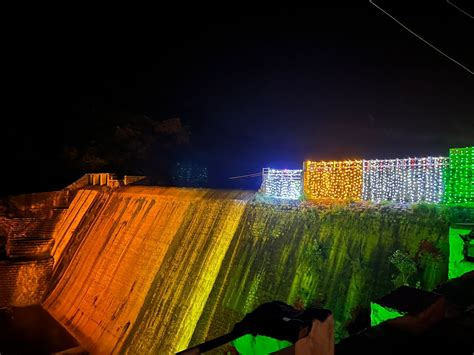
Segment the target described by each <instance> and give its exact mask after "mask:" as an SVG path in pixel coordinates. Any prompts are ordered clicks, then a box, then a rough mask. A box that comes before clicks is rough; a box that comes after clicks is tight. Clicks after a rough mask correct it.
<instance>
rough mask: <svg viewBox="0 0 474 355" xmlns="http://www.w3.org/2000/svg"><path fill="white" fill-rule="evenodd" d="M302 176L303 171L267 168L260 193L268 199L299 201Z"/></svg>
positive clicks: (263, 173)
mask: <svg viewBox="0 0 474 355" xmlns="http://www.w3.org/2000/svg"><path fill="white" fill-rule="evenodd" d="M301 174H302V170H301V169H294V170H290V169H271V168H265V169H263V172H262V177H263V180H262V186H261V188H260V191H261V192H262V193H263V194H264V195H265V196H268V197H273V198H279V199H288V200H297V199H299V198H300V196H301V188H302V180H301Z"/></svg>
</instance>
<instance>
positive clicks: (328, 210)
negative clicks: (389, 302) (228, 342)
mask: <svg viewBox="0 0 474 355" xmlns="http://www.w3.org/2000/svg"><path fill="white" fill-rule="evenodd" d="M473 217H474V215H473V210H472V209H457V208H447V207H443V206H438V205H418V206H412V207H407V206H405V207H400V206H391V205H378V204H377V205H375V204H367V203H349V204H309V203H303V204H298V205H271V204H266V203H265V204H264V203H259V202H257V201H256V199H255V193H254V192H250V191H227V190H208V189H185V188H181V189H179V188H162V187H145V186H127V187H121V188H118V189H108V188H95V187H90V188H81V189H79V190H77V192H76V193H75V196H74V198H73V199H72V202H70V204H69V205H68V208H67V209H65V210H64V211H63V212H62V213H61V214H60V217H59V219H58V221H57V223H56V225H55V228H54V231H53V239H54V241H55V242H54V247H53V249H52V252H51V254H52V256H53V259H54V264H53V266H52V276H51V279H50V282H49V284H48V290H47V292H46V297H45V298H44V301H43V303H42V305H43V307H44V308H45V309H46V310H47V311H48V312H49V313H50V314H51V315H52V316H53V317H54V318H55V319H56V320H58V321H59V322H60V323H61V324H62V325H64V326H65V327H66V328H67V330H68V331H69V332H70V333H71V334H72V335H73V336H74V337H75V338H76V339H77V340H78V342H79V343H80V344H81V346H82V347H83V348H84V349H86V350H87V351H89V352H90V353H92V354H102V353H130V354H135V353H140V354H146V353H159V354H171V353H174V352H177V351H179V350H182V349H185V348H186V347H188V346H191V345H195V344H198V343H200V342H203V341H205V340H206V339H212V338H213V337H217V336H219V335H222V334H223V333H225V332H228V331H229V330H231V328H232V326H233V324H234V323H235V322H237V321H239V320H240V319H241V318H242V317H243V316H244V315H245V313H247V312H250V311H252V310H253V309H254V308H255V307H257V306H258V305H259V304H261V303H264V302H267V301H272V300H281V301H284V302H287V303H289V304H294V305H300V306H301V305H306V306H308V305H323V306H324V307H326V308H329V309H331V310H332V311H333V313H334V318H335V320H336V333H337V336H338V337H343V336H344V335H345V334H346V333H347V331H346V328H347V324H348V322H350V321H351V320H353V318H354V315H355V314H356V312H357V310H358V309H360V308H361V307H367V306H368V305H369V303H370V301H371V300H373V299H376V298H378V297H380V296H382V295H384V294H386V293H388V292H390V291H391V290H393V289H394V288H396V286H395V280H396V276H398V270H397V268H395V267H394V265H393V264H392V263H390V262H389V259H390V257H391V256H392V255H393V253H394V252H395V251H396V250H400V251H402V252H403V253H405V254H406V255H408V256H409V257H410V258H411V260H413V263H415V264H416V273H415V274H413V275H410V282H411V283H413V285H415V283H416V284H417V285H418V287H421V288H425V289H432V288H434V287H435V286H436V285H437V284H438V283H439V282H441V281H444V280H446V279H447V272H448V271H447V270H448V254H449V248H448V229H449V224H450V223H451V221H452V220H453V219H456V220H474V218H473Z"/></svg>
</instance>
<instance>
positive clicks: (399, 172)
mask: <svg viewBox="0 0 474 355" xmlns="http://www.w3.org/2000/svg"><path fill="white" fill-rule="evenodd" d="M448 164H449V159H448V158H444V157H437V158H434V157H427V158H408V159H389V160H364V161H363V169H364V172H363V179H362V180H363V184H362V199H363V200H368V201H374V202H380V201H396V202H408V203H416V202H422V201H423V202H432V203H438V202H440V201H441V200H442V198H443V193H444V185H443V176H444V171H445V170H446V168H447V166H448Z"/></svg>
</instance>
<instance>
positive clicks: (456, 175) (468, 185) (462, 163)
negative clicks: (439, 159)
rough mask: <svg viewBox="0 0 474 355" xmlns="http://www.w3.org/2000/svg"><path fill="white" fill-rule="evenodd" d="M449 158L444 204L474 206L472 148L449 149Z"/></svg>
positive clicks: (473, 153)
mask: <svg viewBox="0 0 474 355" xmlns="http://www.w3.org/2000/svg"><path fill="white" fill-rule="evenodd" d="M449 158H450V166H449V172H448V174H447V176H446V178H445V180H446V181H445V183H446V193H445V196H444V202H445V203H447V204H474V147H467V148H453V149H450V150H449Z"/></svg>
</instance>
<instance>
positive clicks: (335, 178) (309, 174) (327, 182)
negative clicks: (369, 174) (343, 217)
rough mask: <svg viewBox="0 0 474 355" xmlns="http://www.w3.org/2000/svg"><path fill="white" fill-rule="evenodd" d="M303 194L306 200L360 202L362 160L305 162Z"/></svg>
mask: <svg viewBox="0 0 474 355" xmlns="http://www.w3.org/2000/svg"><path fill="white" fill-rule="evenodd" d="M304 192H305V194H306V198H308V199H341V200H345V199H354V200H360V199H361V194H362V160H344V161H317V162H315V161H305V162H304Z"/></svg>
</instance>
